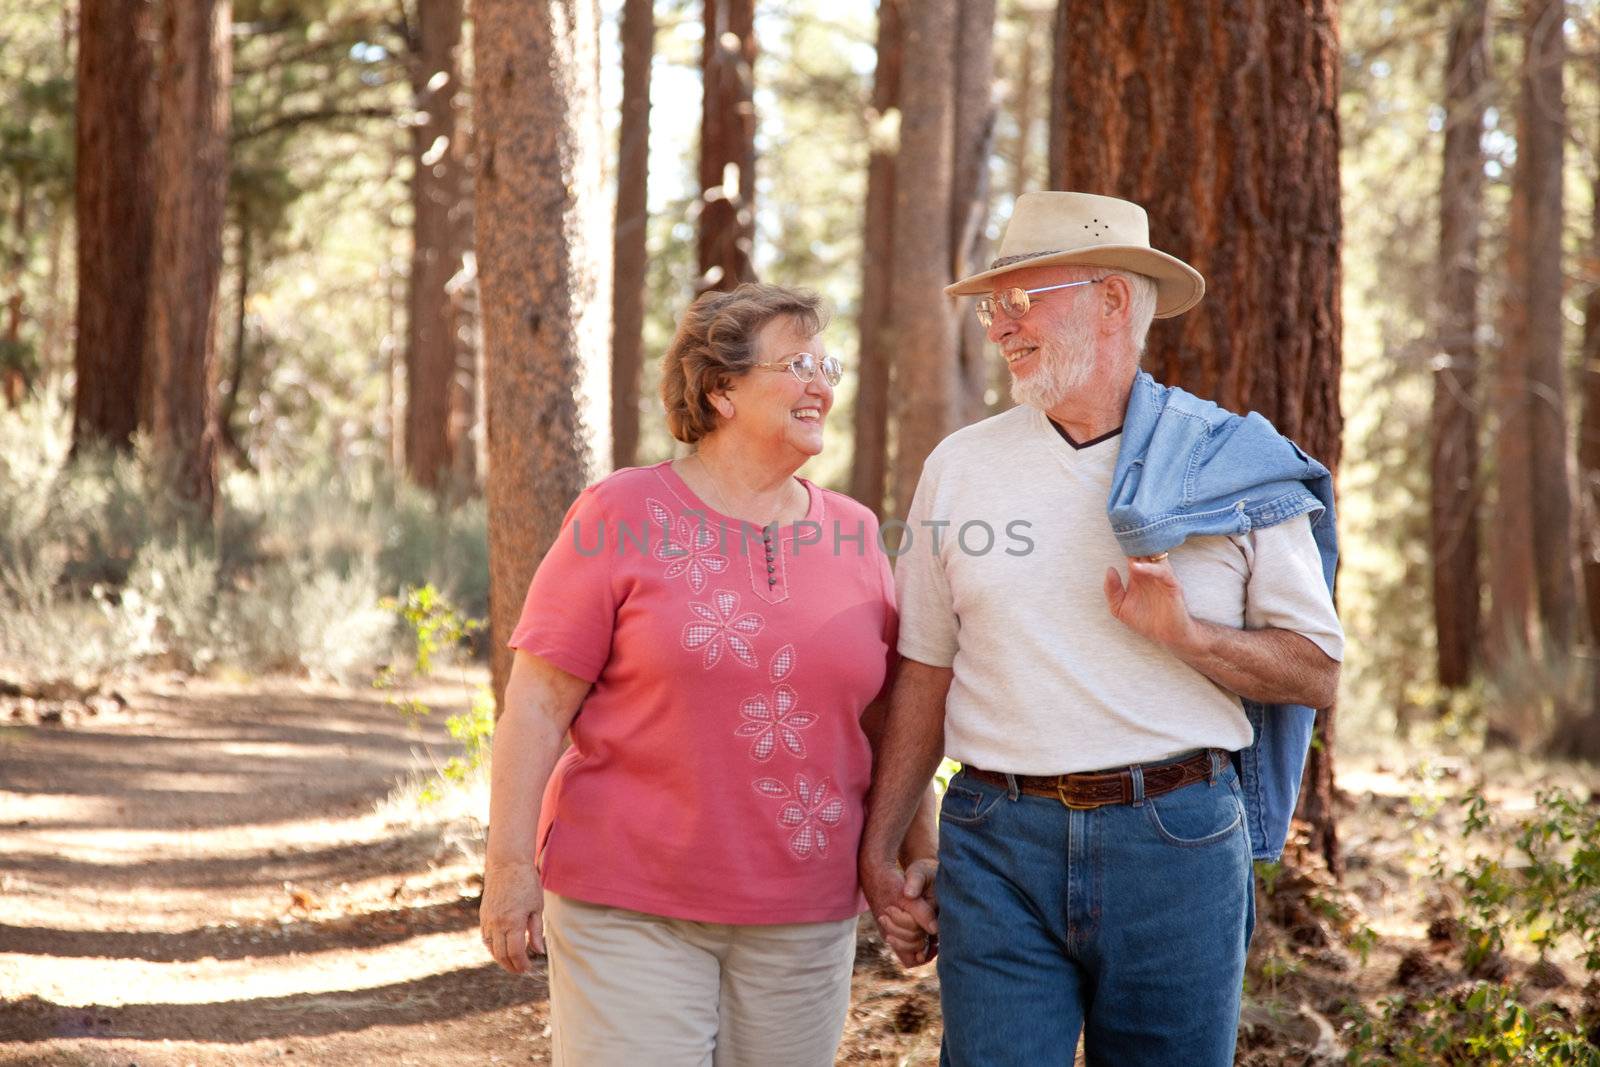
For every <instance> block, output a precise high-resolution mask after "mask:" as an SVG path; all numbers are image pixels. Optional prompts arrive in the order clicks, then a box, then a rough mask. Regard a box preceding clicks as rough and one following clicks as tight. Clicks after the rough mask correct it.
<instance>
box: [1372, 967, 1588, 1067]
mask: <svg viewBox="0 0 1600 1067" xmlns="http://www.w3.org/2000/svg"><path fill="white" fill-rule="evenodd" d="M1345 1015H1346V1027H1345V1036H1346V1037H1347V1039H1348V1040H1349V1042H1350V1051H1349V1054H1348V1056H1347V1057H1346V1060H1345V1062H1346V1063H1348V1064H1349V1065H1350V1067H1441V1065H1446V1067H1478V1065H1480V1064H1519V1065H1520V1064H1526V1065H1530V1067H1546V1065H1548V1067H1600V1048H1597V1047H1595V1046H1594V1045H1591V1044H1590V1043H1589V1041H1588V1039H1587V1038H1586V1037H1585V1036H1584V1034H1583V1032H1582V1030H1581V1028H1579V1027H1578V1026H1576V1025H1575V1024H1574V1022H1573V1020H1572V1019H1571V1017H1570V1016H1569V1015H1568V1014H1567V1013H1566V1012H1565V1011H1563V1010H1562V1009H1560V1008H1558V1007H1556V1006H1554V1005H1550V1004H1541V1005H1538V1006H1536V1007H1532V1008H1529V1007H1527V1006H1525V1005H1524V1004H1523V1003H1522V1002H1521V1001H1519V1000H1518V999H1517V991H1516V990H1515V989H1514V988H1512V987H1510V986H1507V985H1504V984H1501V983H1493V982H1479V983H1478V984H1476V985H1474V986H1470V987H1467V988H1464V989H1460V990H1456V991H1454V992H1451V993H1445V994H1440V995H1438V996H1431V997H1418V998H1409V997H1403V996H1402V997H1390V998H1388V999H1386V1000H1385V1001H1383V1004H1382V1006H1381V1008H1380V1009H1379V1010H1378V1011H1377V1012H1376V1013H1374V1012H1372V1011H1369V1010H1368V1009H1366V1008H1365V1007H1362V1006H1359V1005H1357V1006H1355V1007H1352V1008H1349V1009H1347V1011H1346V1013H1345Z"/></svg>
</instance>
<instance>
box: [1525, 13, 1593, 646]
mask: <svg viewBox="0 0 1600 1067" xmlns="http://www.w3.org/2000/svg"><path fill="white" fill-rule="evenodd" d="M1565 16H1566V5H1565V3H1564V2H1563V0H1528V2H1527V3H1526V4H1525V5H1524V7H1523V30H1524V38H1523V39H1524V48H1525V51H1524V63H1523V74H1522V93H1521V96H1520V99H1519V102H1518V113H1517V169H1516V172H1515V174H1514V176H1513V181H1515V182H1517V183H1518V184H1523V185H1525V186H1526V188H1527V192H1528V195H1527V196H1525V197H1523V198H1522V199H1521V200H1520V201H1517V202H1516V203H1517V204H1520V206H1521V208H1522V210H1524V211H1526V212H1527V222H1526V226H1527V234H1528V252H1529V254H1528V256H1527V258H1526V259H1525V260H1524V261H1523V266H1524V267H1525V269H1526V273H1525V274H1523V275H1522V276H1521V277H1520V278H1516V279H1513V280H1512V284H1513V285H1516V284H1518V283H1520V286H1521V289H1522V297H1521V299H1522V303H1523V309H1524V311H1523V314H1524V315H1525V317H1526V318H1525V325H1524V330H1525V332H1524V338H1525V339H1526V342H1527V346H1528V388H1527V390H1526V392H1525V394H1524V395H1525V396H1526V398H1527V403H1528V406H1529V414H1528V421H1529V423H1530V426H1531V428H1532V431H1533V432H1532V445H1533V452H1532V460H1533V464H1532V467H1531V469H1530V471H1529V473H1530V475H1531V482H1530V485H1531V488H1532V494H1533V549H1534V566H1535V572H1536V574H1537V576H1538V589H1539V621H1540V623H1541V624H1542V627H1543V631H1544V640H1545V643H1546V646H1547V647H1548V649H1549V651H1550V652H1551V653H1553V654H1554V655H1556V656H1557V657H1558V658H1565V656H1566V655H1567V654H1568V653H1570V652H1571V650H1572V649H1573V647H1574V646H1575V644H1576V643H1577V637H1578V625H1579V620H1578V581H1579V578H1578V573H1577V571H1576V561H1577V554H1576V549H1575V547H1574V544H1573V516H1572V488H1571V479H1572V459H1573V457H1572V452H1571V449H1570V448H1569V447H1568V443H1567V442H1568V434H1567V386H1566V371H1565V361H1564V355H1563V346H1562V336H1561V335H1562V325H1563V320H1562V314H1561V297H1562V290H1563V286H1564V283H1565V276H1564V275H1563V273H1562V269H1561V225H1562V218H1563V198H1562V181H1561V171H1562V162H1563V159H1562V157H1563V148H1564V146H1565V144H1566V137H1567V113H1566V104H1565V100H1564V97H1563V93H1562V67H1563V66H1564V64H1565V61H1566V46H1565V43H1564V40H1563V37H1562V33H1561V24H1562V21H1563V20H1564V18H1565Z"/></svg>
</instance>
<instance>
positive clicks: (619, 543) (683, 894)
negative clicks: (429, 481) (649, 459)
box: [509, 463, 897, 923]
mask: <svg viewBox="0 0 1600 1067" xmlns="http://www.w3.org/2000/svg"><path fill="white" fill-rule="evenodd" d="M802 481H803V484H804V485H805V488H806V492H807V493H808V494H809V496H810V508H809V510H808V512H807V515H806V518H805V519H804V520H802V521H800V522H797V523H794V524H791V525H787V526H782V527H777V528H769V529H767V530H763V529H762V528H761V527H758V526H755V525H754V524H751V523H744V522H740V521H739V520H736V519H732V518H729V517H727V516H724V515H721V514H719V513H718V512H716V511H714V510H712V509H710V508H709V507H708V506H707V505H706V504H705V503H704V502H703V501H701V500H700V499H699V498H698V497H697V496H695V495H694V493H693V492H692V491H691V490H690V489H689V487H688V485H687V484H685V483H684V481H683V480H682V479H681V478H679V477H678V475H677V473H676V472H675V471H674V470H673V469H672V468H671V466H670V465H669V464H666V463H662V464H659V465H657V466H654V467H641V468H631V469H627V470H622V471H618V472H617V473H616V474H613V475H611V476H610V477H608V478H606V479H604V480H602V481H600V482H598V483H597V484H595V485H592V486H590V487H589V488H588V489H585V490H584V491H583V493H581V494H580V495H579V497H578V499H577V501H575V502H574V503H573V505H572V508H571V510H569V511H568V513H567V517H566V520H565V522H564V523H563V524H562V529H561V534H560V536H559V537H558V538H557V540H556V542H555V544H554V545H553V546H552V547H551V549H550V551H549V552H548V554H547V555H546V556H545V558H544V560H543V562H541V563H540V565H539V569H538V572H537V573H536V574H535V576H534V579H533V583H532V585H531V586H530V587H529V589H528V596H527V600H526V602H525V603H524V605H523V609H522V618H521V621H520V622H519V623H518V625H517V628H516V630H515V632H514V633H513V634H512V636H511V640H510V642H509V643H510V645H511V646H512V647H513V648H518V649H521V650H523V651H525V652H529V653H531V654H533V655H536V656H541V657H543V658H545V659H547V660H549V661H550V662H551V663H553V664H555V665H556V666H557V667H560V668H561V669H562V670H565V671H567V672H568V673H571V674H574V675H577V676H578V677H580V678H583V679H586V680H589V681H591V682H593V683H594V685H593V688H592V689H590V691H589V694H588V696H587V697H586V698H585V699H584V702H583V705H582V706H581V708H580V709H579V711H578V715H577V717H576V718H575V719H574V720H573V723H572V729H571V737H572V746H571V747H570V748H569V749H568V750H567V752H566V753H565V754H564V755H563V756H562V757H561V759H560V761H559V762H558V763H557V764H556V768H555V773H554V774H553V775H552V776H551V778H550V784H549V786H548V787H547V789H546V790H545V796H544V804H543V808H542V810H541V816H540V825H539V842H540V845H539V867H540V871H541V873H542V875H543V880H544V885H545V887H546V888H547V889H549V890H550V891H551V892H554V893H559V894H561V895H563V896H567V897H572V898H574V899H577V900H584V901H588V902H590V903H595V904H606V905H611V906H613V907H621V908H629V909H632V910H635V911H643V912H649V913H652V914H656V915H666V916H671V917H673V918H682V919H692V920H697V921H701V922H720V923H798V922H822V921H827V920H835V919H844V918H848V917H850V916H852V915H856V914H858V913H859V912H860V911H861V908H862V905H861V903H860V894H859V891H858V888H857V884H856V848H857V845H858V843H859V840H860V836H861V824H862V802H863V800H864V798H865V796H866V791H867V784H868V780H869V777H870V773H871V752H870V750H869V748H868V745H867V740H866V737H865V735H864V734H863V733H862V731H861V724H860V716H861V712H862V710H863V709H864V708H865V707H866V706H867V704H868V703H870V702H871V701H872V700H873V699H874V698H875V697H877V696H879V695H880V694H881V693H882V692H883V691H884V690H885V688H886V686H887V684H888V682H889V670H890V664H891V662H892V656H893V651H892V650H893V649H894V647H895V630H896V622H897V616H896V614H895V607H894V583H893V578H892V577H891V575H890V571H889V565H888V560H887V558H886V556H885V554H884V553H883V552H882V551H881V549H880V547H879V542H878V524H877V520H876V519H875V518H874V517H873V515H872V513H871V512H870V511H868V510H867V509H866V508H864V507H862V506H861V505H860V504H858V503H856V502H855V501H854V500H851V499H850V498H849V497H846V496H843V495H841V494H838V493H833V492H829V491H827V490H824V489H820V488H818V487H817V486H815V485H813V484H812V483H810V482H804V480H802Z"/></svg>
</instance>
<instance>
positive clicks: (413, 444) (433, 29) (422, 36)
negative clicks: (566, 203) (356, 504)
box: [406, 0, 470, 491]
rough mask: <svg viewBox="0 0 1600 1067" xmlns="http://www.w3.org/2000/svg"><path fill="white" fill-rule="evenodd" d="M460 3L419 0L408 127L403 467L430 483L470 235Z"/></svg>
mask: <svg viewBox="0 0 1600 1067" xmlns="http://www.w3.org/2000/svg"><path fill="white" fill-rule="evenodd" d="M461 10H462V0H417V23H416V29H415V31H414V35H413V40H412V42H411V44H412V53H411V55H410V56H409V57H408V64H409V66H410V73H411V90H412V98H413V105H414V107H415V108H416V110H417V112H418V121H417V122H416V123H415V124H414V125H413V126H412V127H411V163H412V177H411V206H412V224H411V236H412V243H411V276H410V284H409V289H408V294H407V301H406V303H407V307H406V316H407V322H406V385H407V389H406V469H407V472H408V473H409V474H410V476H411V479H412V480H413V481H414V482H416V483H417V484H418V485H421V486H424V487H425V488H427V489H430V490H434V491H438V490H440V489H442V488H443V486H444V483H445V481H446V480H447V479H448V477H449V474H450V470H451V466H452V463H451V454H450V453H451V449H450V406H451V395H452V388H453V382H454V379H455V376H456V370H457V363H458V351H457V350H458V348H459V347H460V346H459V345H458V344H457V343H456V334H455V330H454V328H453V320H454V316H453V314H452V309H451V306H450V296H449V293H448V292H447V291H446V286H447V285H448V284H449V282H450V279H451V278H453V277H455V275H456V272H457V271H459V270H460V269H461V257H462V254H463V253H464V252H465V251H466V247H465V245H464V240H465V239H469V238H470V234H469V233H468V232H467V231H466V230H465V228H464V227H463V226H462V225H461V223H460V216H461V215H462V214H463V213H465V212H467V211H469V210H470V208H469V206H468V204H467V178H466V158H465V153H464V152H463V151H462V146H461V144H460V143H459V141H458V138H457V134H456V125H457V121H456V120H457V112H458V111H459V109H460V102H459V101H460V96H461V79H460V64H459V63H458V62H457V57H456V49H457V48H458V47H459V46H460V43H461Z"/></svg>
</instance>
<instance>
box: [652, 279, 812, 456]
mask: <svg viewBox="0 0 1600 1067" xmlns="http://www.w3.org/2000/svg"><path fill="white" fill-rule="evenodd" d="M785 315H786V316H789V317H790V318H792V319H793V320H794V322H795V326H796V327H797V328H798V329H799V330H800V331H801V332H803V333H804V334H805V335H806V336H808V337H811V336H815V335H816V334H819V333H821V332H822V328H823V326H824V325H825V324H826V322H827V313H826V311H825V310H824V308H823V304H822V298H821V297H819V296H818V295H817V294H816V293H813V292H811V291H810V290H807V289H789V288H786V287H785V286H782V285H766V284H763V283H760V282H746V283H745V284H744V285H741V286H739V287H738V288H737V289H735V290H733V291H732V292H726V293H725V292H718V291H716V290H712V291H709V292H705V293H702V294H700V296H699V297H697V298H696V299H695V302H694V303H692V304H690V305H689V310H687V311H685V312H684V313H683V318H682V319H681V320H679V322H678V332H677V334H676V335H675V336H674V337H673V338H672V344H671V345H670V346H668V348H667V354H666V355H664V356H662V357H661V402H662V403H663V404H664V405H665V406H666V409H667V429H669V430H671V431H672V436H673V437H676V438H677V439H678V440H680V441H682V442H684V443H685V444H694V443H695V442H696V441H698V440H700V439H701V438H702V437H705V436H706V435H707V434H709V433H710V432H711V431H712V430H715V429H716V428H717V409H716V408H714V407H712V406H711V394H712V393H714V392H717V391H718V390H720V389H724V388H726V387H727V385H728V383H729V382H730V381H732V380H733V379H734V378H737V377H739V376H740V375H742V374H745V373H748V372H749V370H750V368H751V366H752V365H754V364H755V363H756V362H757V353H756V335H757V334H759V333H760V332H761V329H762V327H764V326H766V324H767V323H769V322H771V321H772V320H773V319H776V318H778V317H780V316H785Z"/></svg>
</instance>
